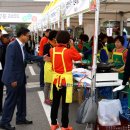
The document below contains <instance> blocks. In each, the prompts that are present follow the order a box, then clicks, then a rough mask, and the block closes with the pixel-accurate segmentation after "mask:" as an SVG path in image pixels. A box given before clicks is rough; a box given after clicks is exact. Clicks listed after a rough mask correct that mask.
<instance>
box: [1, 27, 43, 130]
mask: <svg viewBox="0 0 130 130" xmlns="http://www.w3.org/2000/svg"><path fill="white" fill-rule="evenodd" d="M28 39H29V30H28V29H26V28H21V29H20V30H19V31H18V32H17V38H16V40H15V41H13V42H12V43H10V44H9V45H8V47H7V52H6V61H5V67H4V71H3V76H2V81H3V83H4V84H5V85H6V88H7V97H6V99H5V103H4V108H3V115H2V119H1V122H0V128H2V129H6V130H15V127H13V126H11V125H10V121H11V120H12V117H13V113H14V110H15V106H17V114H16V124H17V125H21V124H32V123H33V122H32V121H28V120H27V119H26V88H25V84H26V75H25V60H32V61H38V62H42V61H43V57H39V56H33V55H30V54H28V53H27V52H26V50H25V49H24V44H25V43H27V41H28Z"/></svg>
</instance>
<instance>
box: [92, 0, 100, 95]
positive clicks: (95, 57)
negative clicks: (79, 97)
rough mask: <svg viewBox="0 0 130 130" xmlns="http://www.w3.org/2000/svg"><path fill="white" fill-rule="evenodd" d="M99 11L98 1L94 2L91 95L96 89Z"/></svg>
mask: <svg viewBox="0 0 130 130" xmlns="http://www.w3.org/2000/svg"><path fill="white" fill-rule="evenodd" d="M99 10H100V0H96V11H95V35H94V52H93V65H92V84H91V87H92V89H91V90H92V91H91V94H93V93H95V87H96V69H97V48H98V32H99Z"/></svg>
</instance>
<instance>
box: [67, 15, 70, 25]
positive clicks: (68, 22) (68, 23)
mask: <svg viewBox="0 0 130 130" xmlns="http://www.w3.org/2000/svg"><path fill="white" fill-rule="evenodd" d="M67 27H70V17H68V18H67Z"/></svg>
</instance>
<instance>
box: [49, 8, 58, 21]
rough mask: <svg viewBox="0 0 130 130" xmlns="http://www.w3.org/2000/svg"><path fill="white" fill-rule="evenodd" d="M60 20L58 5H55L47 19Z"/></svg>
mask: <svg viewBox="0 0 130 130" xmlns="http://www.w3.org/2000/svg"><path fill="white" fill-rule="evenodd" d="M59 20H60V7H56V8H54V9H53V10H51V11H50V13H49V21H50V23H55V22H58V21H59Z"/></svg>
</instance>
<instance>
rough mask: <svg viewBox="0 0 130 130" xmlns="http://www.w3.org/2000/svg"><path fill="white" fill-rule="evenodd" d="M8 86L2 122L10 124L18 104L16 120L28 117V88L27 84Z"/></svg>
mask: <svg viewBox="0 0 130 130" xmlns="http://www.w3.org/2000/svg"><path fill="white" fill-rule="evenodd" d="M6 87H7V97H6V99H5V102H4V107H3V115H2V119H1V124H10V121H11V120H12V117H13V114H14V110H15V107H16V106H17V113H16V121H22V120H25V119H26V88H25V84H23V85H17V86H16V87H12V86H6Z"/></svg>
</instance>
